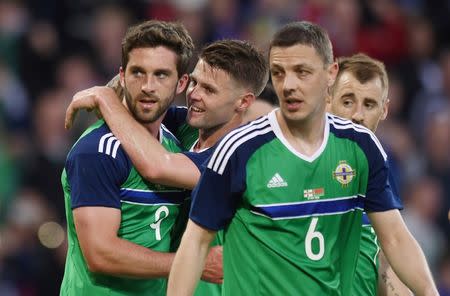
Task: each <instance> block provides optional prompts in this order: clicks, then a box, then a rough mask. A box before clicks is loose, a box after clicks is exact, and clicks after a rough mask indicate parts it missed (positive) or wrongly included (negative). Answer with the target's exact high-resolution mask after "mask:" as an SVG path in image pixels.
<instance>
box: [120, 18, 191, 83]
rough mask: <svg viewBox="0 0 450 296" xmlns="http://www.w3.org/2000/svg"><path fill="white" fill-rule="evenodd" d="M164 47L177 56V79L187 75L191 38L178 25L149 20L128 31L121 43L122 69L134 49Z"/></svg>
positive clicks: (182, 27)
mask: <svg viewBox="0 0 450 296" xmlns="http://www.w3.org/2000/svg"><path fill="white" fill-rule="evenodd" d="M158 46H164V47H167V48H168V49H170V50H172V51H173V52H175V53H176V54H177V56H178V60H177V72H178V77H180V76H181V75H182V74H184V73H187V69H188V66H189V60H190V59H191V57H192V53H193V51H194V43H193V41H192V38H191V36H189V33H188V32H187V30H186V29H185V28H184V26H183V25H182V24H180V23H173V22H163V21H155V20H150V21H146V22H143V23H140V24H138V25H135V26H132V27H130V28H129V29H128V31H127V33H126V34H125V37H124V39H123V41H122V67H123V68H124V69H125V68H126V67H127V64H128V59H129V53H130V51H132V50H133V49H135V48H143V47H151V48H152V47H158Z"/></svg>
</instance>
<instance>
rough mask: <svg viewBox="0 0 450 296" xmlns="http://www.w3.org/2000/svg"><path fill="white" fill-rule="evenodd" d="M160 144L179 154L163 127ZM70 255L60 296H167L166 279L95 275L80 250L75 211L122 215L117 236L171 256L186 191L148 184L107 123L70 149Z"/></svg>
mask: <svg viewBox="0 0 450 296" xmlns="http://www.w3.org/2000/svg"><path fill="white" fill-rule="evenodd" d="M160 142H161V144H162V145H163V146H164V147H165V148H166V149H167V150H168V151H172V152H179V151H181V148H180V147H179V142H178V140H177V139H176V138H175V137H174V136H173V135H172V134H171V133H170V132H169V131H168V130H166V129H165V127H164V126H161V129H160ZM61 180H62V185H63V189H64V198H65V206H66V218H67V233H68V244H69V246H68V252H67V258H66V266H65V272H64V279H63V283H62V285H61V295H165V293H166V285H167V279H132V278H127V277H118V276H110V275H105V274H99V273H92V272H90V271H89V270H88V268H87V265H86V262H85V260H84V257H83V254H82V252H81V249H80V245H79V241H78V237H77V233H76V231H75V225H74V220H73V213H72V210H73V209H75V208H78V207H86V206H89V207H97V206H98V207H110V208H116V209H119V210H120V211H121V223H120V228H119V230H118V236H119V237H120V238H122V239H125V240H128V241H131V242H133V243H136V244H138V245H141V246H144V247H147V248H149V249H152V250H154V251H159V252H169V250H170V231H171V229H172V226H173V224H174V223H175V219H176V217H177V215H178V211H179V205H180V204H181V202H182V201H183V200H184V198H185V195H186V192H185V191H183V190H180V189H175V188H169V187H166V186H163V185H159V184H152V183H149V182H147V181H145V180H144V179H143V178H142V177H141V176H140V175H139V173H138V172H137V171H136V169H135V168H134V167H133V165H132V163H131V160H130V159H129V157H128V156H127V155H126V153H125V151H124V150H123V148H122V147H121V145H120V142H119V140H118V139H117V138H116V137H115V136H114V135H113V134H112V133H111V131H110V129H109V128H108V126H107V125H106V123H105V122H104V121H103V120H100V121H98V122H97V123H95V124H94V125H92V126H91V127H90V128H88V129H87V130H86V131H85V132H84V133H83V135H82V136H81V137H80V139H79V140H78V141H77V142H76V143H75V145H74V146H73V147H72V150H71V151H70V152H69V155H68V157H67V160H66V165H65V169H64V171H63V174H62V177H61Z"/></svg>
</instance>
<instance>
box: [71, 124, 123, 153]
mask: <svg viewBox="0 0 450 296" xmlns="http://www.w3.org/2000/svg"><path fill="white" fill-rule="evenodd" d="M120 146H121V145H120V141H119V140H118V139H117V138H116V137H115V136H114V135H113V134H112V132H111V130H110V129H109V127H108V125H107V124H106V123H105V122H104V121H103V120H99V121H97V122H96V123H94V124H93V125H91V126H90V127H89V128H87V129H86V131H85V132H84V133H83V134H82V135H81V136H80V138H79V139H78V141H77V142H76V143H75V144H74V145H73V147H72V149H71V150H70V152H69V156H68V159H70V158H73V157H76V156H77V155H80V154H83V155H89V154H95V155H98V154H102V155H106V156H109V157H111V158H113V159H116V158H117V157H118V156H119V154H120V153H119V152H120V149H119V148H120Z"/></svg>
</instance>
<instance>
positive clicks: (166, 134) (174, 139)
mask: <svg viewBox="0 0 450 296" xmlns="http://www.w3.org/2000/svg"><path fill="white" fill-rule="evenodd" d="M161 135H162V137H164V138H165V139H167V140H169V141H172V142H174V143H175V144H176V145H179V146H180V145H181V143H180V141H179V140H178V138H177V137H176V136H175V135H174V134H173V133H172V132H171V131H170V130H169V129H168V128H167V127H166V126H165V125H164V124H161Z"/></svg>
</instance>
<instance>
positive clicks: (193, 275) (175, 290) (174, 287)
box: [167, 220, 216, 296]
mask: <svg viewBox="0 0 450 296" xmlns="http://www.w3.org/2000/svg"><path fill="white" fill-rule="evenodd" d="M215 234H216V232H215V231H211V230H208V229H206V228H203V227H201V226H199V225H197V224H196V223H195V222H193V221H192V220H189V221H188V224H187V227H186V231H185V232H184V234H183V238H182V240H181V244H180V247H179V248H178V251H177V254H176V256H175V260H174V262H173V265H172V269H171V271H170V276H169V285H168V289H167V295H177V296H180V295H192V294H193V293H194V290H195V287H196V286H197V282H198V280H199V279H200V274H201V271H202V270H203V265H204V264H205V259H206V255H207V254H208V249H209V245H210V244H211V242H212V240H213V238H214V235H215Z"/></svg>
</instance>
